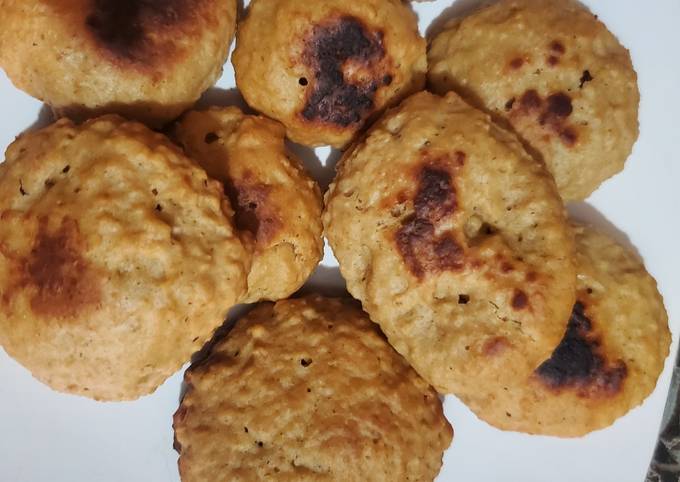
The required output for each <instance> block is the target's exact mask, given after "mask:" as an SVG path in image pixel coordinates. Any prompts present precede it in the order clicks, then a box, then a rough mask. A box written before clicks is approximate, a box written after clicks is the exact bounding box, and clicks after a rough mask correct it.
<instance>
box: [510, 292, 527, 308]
mask: <svg viewBox="0 0 680 482" xmlns="http://www.w3.org/2000/svg"><path fill="white" fill-rule="evenodd" d="M511 304H512V309H513V310H523V309H524V308H526V307H527V305H528V304H529V298H528V297H527V294H526V293H525V292H524V291H522V290H515V293H514V294H513V295H512V301H511Z"/></svg>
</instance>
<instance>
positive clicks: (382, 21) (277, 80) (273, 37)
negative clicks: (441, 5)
mask: <svg viewBox="0 0 680 482" xmlns="http://www.w3.org/2000/svg"><path fill="white" fill-rule="evenodd" d="M232 60H233V63H234V69H235V71H236V84H237V85H238V87H239V89H240V91H241V92H242V94H243V97H244V98H245V99H246V101H247V102H248V104H249V105H250V106H251V107H253V108H255V109H257V110H258V111H260V112H262V113H264V114H266V115H268V116H269V117H273V118H274V119H277V120H278V121H280V122H282V123H283V124H284V125H285V126H286V129H287V133H288V137H290V138H291V139H293V140H294V141H296V142H300V143H302V144H307V145H311V146H317V145H324V144H331V145H333V146H335V147H343V146H345V145H346V144H348V143H349V142H350V141H351V140H352V138H353V137H354V136H355V135H356V133H357V132H358V131H359V130H360V129H361V128H362V127H363V126H364V124H365V123H366V122H367V121H368V120H369V119H370V118H372V117H374V116H375V115H376V113H378V112H380V111H381V110H383V109H384V108H385V107H387V106H389V105H392V104H395V103H397V102H398V101H399V100H400V99H403V98H404V97H405V96H407V95H409V94H411V93H413V92H416V91H418V90H420V89H421V88H422V87H423V86H424V84H425V72H426V70H427V65H426V54H425V40H423V38H422V37H421V36H420V34H419V33H418V25H417V19H416V16H415V14H414V13H413V12H412V11H411V8H410V6H409V5H408V4H406V3H404V2H401V1H399V0H367V1H362V2H346V1H343V0H311V1H304V2H301V1H298V0H253V1H251V2H250V6H249V9H248V13H247V17H246V18H245V20H244V21H243V22H242V23H241V24H240V26H239V31H238V34H237V41H236V50H235V51H234V56H233V59H232Z"/></svg>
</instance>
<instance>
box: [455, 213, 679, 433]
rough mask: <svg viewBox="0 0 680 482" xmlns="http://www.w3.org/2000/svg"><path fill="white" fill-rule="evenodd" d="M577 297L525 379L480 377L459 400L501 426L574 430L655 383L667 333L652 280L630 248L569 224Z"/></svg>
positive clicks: (591, 426) (603, 421)
mask: <svg viewBox="0 0 680 482" xmlns="http://www.w3.org/2000/svg"><path fill="white" fill-rule="evenodd" d="M574 228H575V231H576V253H577V256H576V260H577V272H578V285H577V298H576V303H575V304H574V307H573V309H572V313H571V316H570V317H569V323H568V325H567V328H566V330H565V331H564V334H563V337H562V340H561V341H560V343H559V344H558V345H557V346H556V347H555V348H554V350H553V352H552V354H551V355H550V356H549V357H548V358H546V360H544V361H543V362H542V363H541V364H540V365H539V366H538V368H536V370H535V371H534V372H533V373H532V374H531V375H530V376H529V377H527V378H526V379H524V380H519V379H516V380H513V381H512V382H511V383H509V384H507V385H504V386H503V387H501V388H499V387H494V386H490V385H483V384H481V385H479V387H478V392H477V393H472V394H470V395H469V396H468V397H467V398H464V399H463V401H464V402H466V403H467V404H468V406H469V407H470V408H471V409H472V410H473V411H474V412H475V413H476V414H477V415H478V416H479V417H480V418H481V419H483V420H486V421H487V422H489V423H490V424H492V425H494V426H496V427H499V428H501V429H504V430H515V431H520V432H528V433H533V434H543V435H554V436H560V437H578V436H582V435H585V434H587V433H589V432H592V431H593V430H598V429H602V428H604V427H607V426H609V425H611V424H612V423H614V421H615V420H617V419H618V418H620V417H622V416H623V415H625V414H626V413H627V412H628V411H629V410H630V409H632V408H633V407H636V406H637V405H640V404H641V403H642V402H643V400H644V399H645V398H647V396H648V395H649V394H650V393H651V392H652V391H653V390H654V387H655V385H656V382H657V379H658V377H659V374H660V373H661V371H662V370H663V366H664V360H665V359H666V357H667V356H668V350H669V345H670V341H671V336H670V332H669V330H668V317H667V315H666V310H665V308H664V304H663V299H662V298H661V295H660V294H659V292H658V290H657V287H656V282H655V281H654V278H652V277H651V276H650V275H649V274H648V273H647V271H646V270H645V267H644V266H643V264H642V262H641V261H640V260H639V259H638V258H637V257H636V256H635V255H634V254H632V253H630V252H629V251H627V250H626V249H624V248H623V247H622V246H620V245H618V244H617V243H615V242H614V241H613V240H611V239H609V238H608V237H606V236H604V235H603V234H600V233H598V232H596V231H594V230H593V229H590V228H585V227H582V226H575V227H574Z"/></svg>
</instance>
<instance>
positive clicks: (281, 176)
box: [175, 107, 323, 303]
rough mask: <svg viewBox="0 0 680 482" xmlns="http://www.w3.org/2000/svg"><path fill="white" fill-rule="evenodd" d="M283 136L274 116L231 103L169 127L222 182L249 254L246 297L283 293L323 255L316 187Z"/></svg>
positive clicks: (249, 299) (291, 290)
mask: <svg viewBox="0 0 680 482" xmlns="http://www.w3.org/2000/svg"><path fill="white" fill-rule="evenodd" d="M284 136H285V129H284V127H283V126H282V125H281V124H279V123H278V122H276V121H273V120H270V119H267V118H265V117H256V116H250V115H245V114H243V113H242V112H241V111H240V110H239V109H237V108H236V107H226V108H217V107H215V108H211V109H209V110H207V111H200V112H199V111H191V112H189V113H187V114H186V115H185V116H184V117H183V118H182V120H181V121H180V122H179V123H178V124H177V126H176V128H175V137H176V138H177V140H178V141H179V143H180V144H181V145H182V146H184V149H185V151H186V152H187V153H188V154H189V156H191V157H193V158H194V159H195V160H196V161H198V163H199V164H200V165H201V167H203V168H204V169H205V170H206V171H207V172H208V175H209V176H210V177H212V178H213V179H216V180H218V181H220V182H221V183H223V184H224V186H225V191H226V193H227V194H228V195H229V198H230V199H231V205H232V207H233V208H234V210H235V212H236V215H235V218H234V219H235V225H236V228H237V229H239V230H240V231H241V233H242V234H243V237H244V242H245V244H246V245H247V246H249V247H250V248H251V250H252V251H253V252H254V257H253V264H252V268H251V270H250V273H249V275H248V295H247V297H246V299H245V300H243V302H244V303H254V302H256V301H259V300H272V301H276V300H279V299H282V298H287V297H288V296H290V295H291V294H293V293H294V292H295V291H297V290H298V289H299V288H300V287H301V286H302V285H303V283H304V282H305V281H306V280H307V278H308V277H309V275H310V274H311V273H312V271H313V270H314V268H315V267H316V266H317V264H319V260H320V259H321V255H322V254H323V239H322V236H321V234H322V227H321V194H320V192H319V186H318V185H317V184H316V182H315V181H314V180H312V179H311V178H310V177H309V175H307V173H306V172H305V171H304V168H303V167H302V164H301V162H299V161H298V160H297V159H295V158H294V157H293V156H292V154H290V153H288V152H286V146H285V143H284Z"/></svg>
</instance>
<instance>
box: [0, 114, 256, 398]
mask: <svg viewBox="0 0 680 482" xmlns="http://www.w3.org/2000/svg"><path fill="white" fill-rule="evenodd" d="M231 216H232V213H231V212H230V208H229V203H228V201H227V200H226V199H225V198H224V196H223V194H222V187H221V186H220V184H219V183H217V182H215V181H210V180H209V179H208V177H207V176H206V174H205V172H204V171H203V170H202V169H199V168H198V166H196V165H195V164H194V163H193V162H191V161H190V160H189V159H188V158H186V157H185V156H184V155H183V154H182V152H181V151H180V150H179V149H178V148H177V147H175V146H174V145H173V144H172V143H171V142H170V141H169V140H168V139H166V138H165V137H164V136H162V135H160V134H156V133H153V132H151V131H150V130H148V129H147V128H146V127H144V126H143V125H141V124H138V123H135V122H127V121H124V120H123V119H122V118H120V117H117V116H106V117H102V118H99V119H95V120H93V121H88V122H87V123H85V124H83V125H82V126H74V125H73V124H72V123H71V122H70V121H68V120H65V119H64V120H60V121H58V122H57V123H56V124H53V125H52V126H50V127H47V128H45V129H43V130H40V131H37V132H35V133H32V134H26V135H23V136H21V137H20V138H19V139H18V140H17V141H16V142H14V143H13V144H12V145H11V146H10V147H9V148H8V150H7V153H6V161H5V162H4V163H3V164H0V344H1V345H2V346H3V347H4V349H5V350H6V351H7V353H8V354H9V355H11V356H12V357H14V358H15V359H16V360H17V361H19V362H20V363H21V364H23V365H24V366H25V367H26V368H28V369H29V370H30V371H31V372H32V373H33V375H34V376H35V377H36V378H38V379H39V380H41V381H43V382H44V383H46V384H48V385H49V386H50V387H52V388H54V389H55V390H59V391H63V392H69V393H74V394H79V395H84V396H87V397H91V398H94V399H98V400H125V399H134V398H137V397H139V396H140V395H144V394H147V393H150V392H152V391H153V390H155V389H156V387H158V386H159V385H160V384H161V383H162V382H163V381H164V380H165V379H166V378H167V377H168V376H170V375H171V374H172V373H173V372H175V371H176V370H177V369H179V368H180V367H181V366H182V364H183V363H185V362H186V361H188V360H189V358H190V356H191V354H192V353H193V352H195V351H197V350H198V349H199V348H200V347H201V346H202V345H203V343H205V341H206V340H207V339H208V338H209V337H210V335H211V333H212V331H213V329H214V328H215V327H217V326H219V325H220V324H221V323H222V321H223V320H224V316H225V314H226V312H227V309H228V308H229V307H231V306H232V305H233V304H235V303H236V302H237V300H239V299H241V298H242V297H243V295H244V293H245V289H246V274H247V270H248V269H249V258H250V256H249V254H248V252H247V251H246V250H245V249H244V248H243V246H242V245H241V242H240V240H239V238H238V236H237V235H236V233H235V231H234V230H233V229H232V228H231V226H230V221H229V220H230V219H231Z"/></svg>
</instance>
